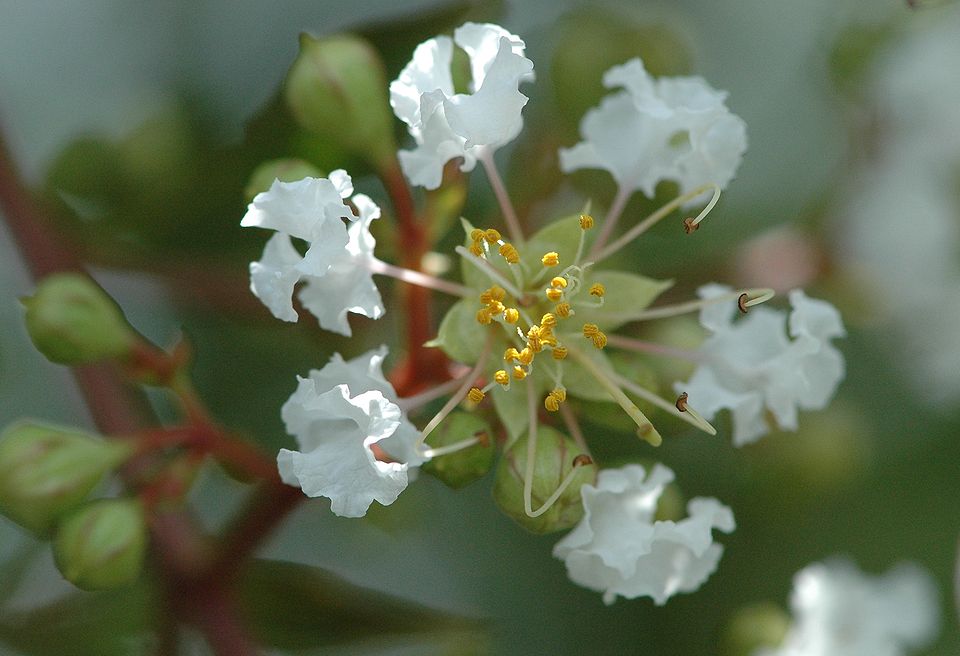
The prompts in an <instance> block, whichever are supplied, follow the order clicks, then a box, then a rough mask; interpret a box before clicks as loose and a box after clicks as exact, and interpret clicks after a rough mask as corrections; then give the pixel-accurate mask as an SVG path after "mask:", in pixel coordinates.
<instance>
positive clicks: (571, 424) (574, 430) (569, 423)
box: [560, 403, 590, 455]
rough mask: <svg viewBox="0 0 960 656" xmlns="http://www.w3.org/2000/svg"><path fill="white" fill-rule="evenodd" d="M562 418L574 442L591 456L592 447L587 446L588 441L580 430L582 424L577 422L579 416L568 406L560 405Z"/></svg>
mask: <svg viewBox="0 0 960 656" xmlns="http://www.w3.org/2000/svg"><path fill="white" fill-rule="evenodd" d="M560 417H561V418H562V419H563V423H564V425H565V426H566V427H567V431H568V432H569V433H570V437H572V438H573V441H574V442H576V443H577V446H579V447H580V448H581V449H582V450H583V452H584V453H586V454H587V455H590V447H589V446H587V440H586V439H585V438H584V436H583V430H582V429H581V428H580V422H579V421H577V415H575V414H573V410H571V409H570V406H569V405H568V404H566V403H561V404H560Z"/></svg>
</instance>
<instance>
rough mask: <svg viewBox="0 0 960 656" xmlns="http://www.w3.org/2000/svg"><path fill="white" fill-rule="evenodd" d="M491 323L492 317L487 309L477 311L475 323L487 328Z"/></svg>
mask: <svg viewBox="0 0 960 656" xmlns="http://www.w3.org/2000/svg"><path fill="white" fill-rule="evenodd" d="M491 322H493V316H491V314H490V310H488V309H487V308H481V309H479V310H477V323H479V324H480V325H483V326H489V325H490V323H491Z"/></svg>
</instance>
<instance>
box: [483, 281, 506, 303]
mask: <svg viewBox="0 0 960 656" xmlns="http://www.w3.org/2000/svg"><path fill="white" fill-rule="evenodd" d="M487 291H488V292H490V297H491V298H492V299H493V300H495V301H502V300H503V299H505V298H506V297H507V292H506V290H505V289H504V288H503V287H498V286H497V285H494V286H493V287H491V288H490V289H488V290H487Z"/></svg>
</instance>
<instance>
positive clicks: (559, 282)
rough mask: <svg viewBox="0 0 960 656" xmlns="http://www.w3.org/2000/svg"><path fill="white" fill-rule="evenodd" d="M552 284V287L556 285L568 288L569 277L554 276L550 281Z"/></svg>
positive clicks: (559, 287) (560, 287)
mask: <svg viewBox="0 0 960 656" xmlns="http://www.w3.org/2000/svg"><path fill="white" fill-rule="evenodd" d="M550 286H551V287H556V288H557V289H566V288H567V279H566V278H561V277H560V276H557V277H556V278H554V279H553V280H551V281H550Z"/></svg>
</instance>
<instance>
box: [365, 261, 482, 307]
mask: <svg viewBox="0 0 960 656" xmlns="http://www.w3.org/2000/svg"><path fill="white" fill-rule="evenodd" d="M367 268H368V269H369V270H370V271H372V272H373V273H379V274H381V275H384V276H390V277H391V278H396V279H397V280H400V281H402V282H406V283H409V284H411V285H418V286H420V287H426V288H427V289H433V290H436V291H438V292H444V293H446V294H450V295H452V296H461V297H463V298H469V297H470V296H473V295H474V291H473V290H472V289H470V288H468V287H465V286H464V285H461V284H459V283H455V282H451V281H449V280H444V279H443V278H437V277H436V276H431V275H429V274H426V273H423V272H421V271H414V270H413V269H405V268H403V267H398V266H394V265H392V264H387V263H386V262H382V261H380V260H378V259H376V258H374V259H372V260H370V261H369V262H368V263H367Z"/></svg>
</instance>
